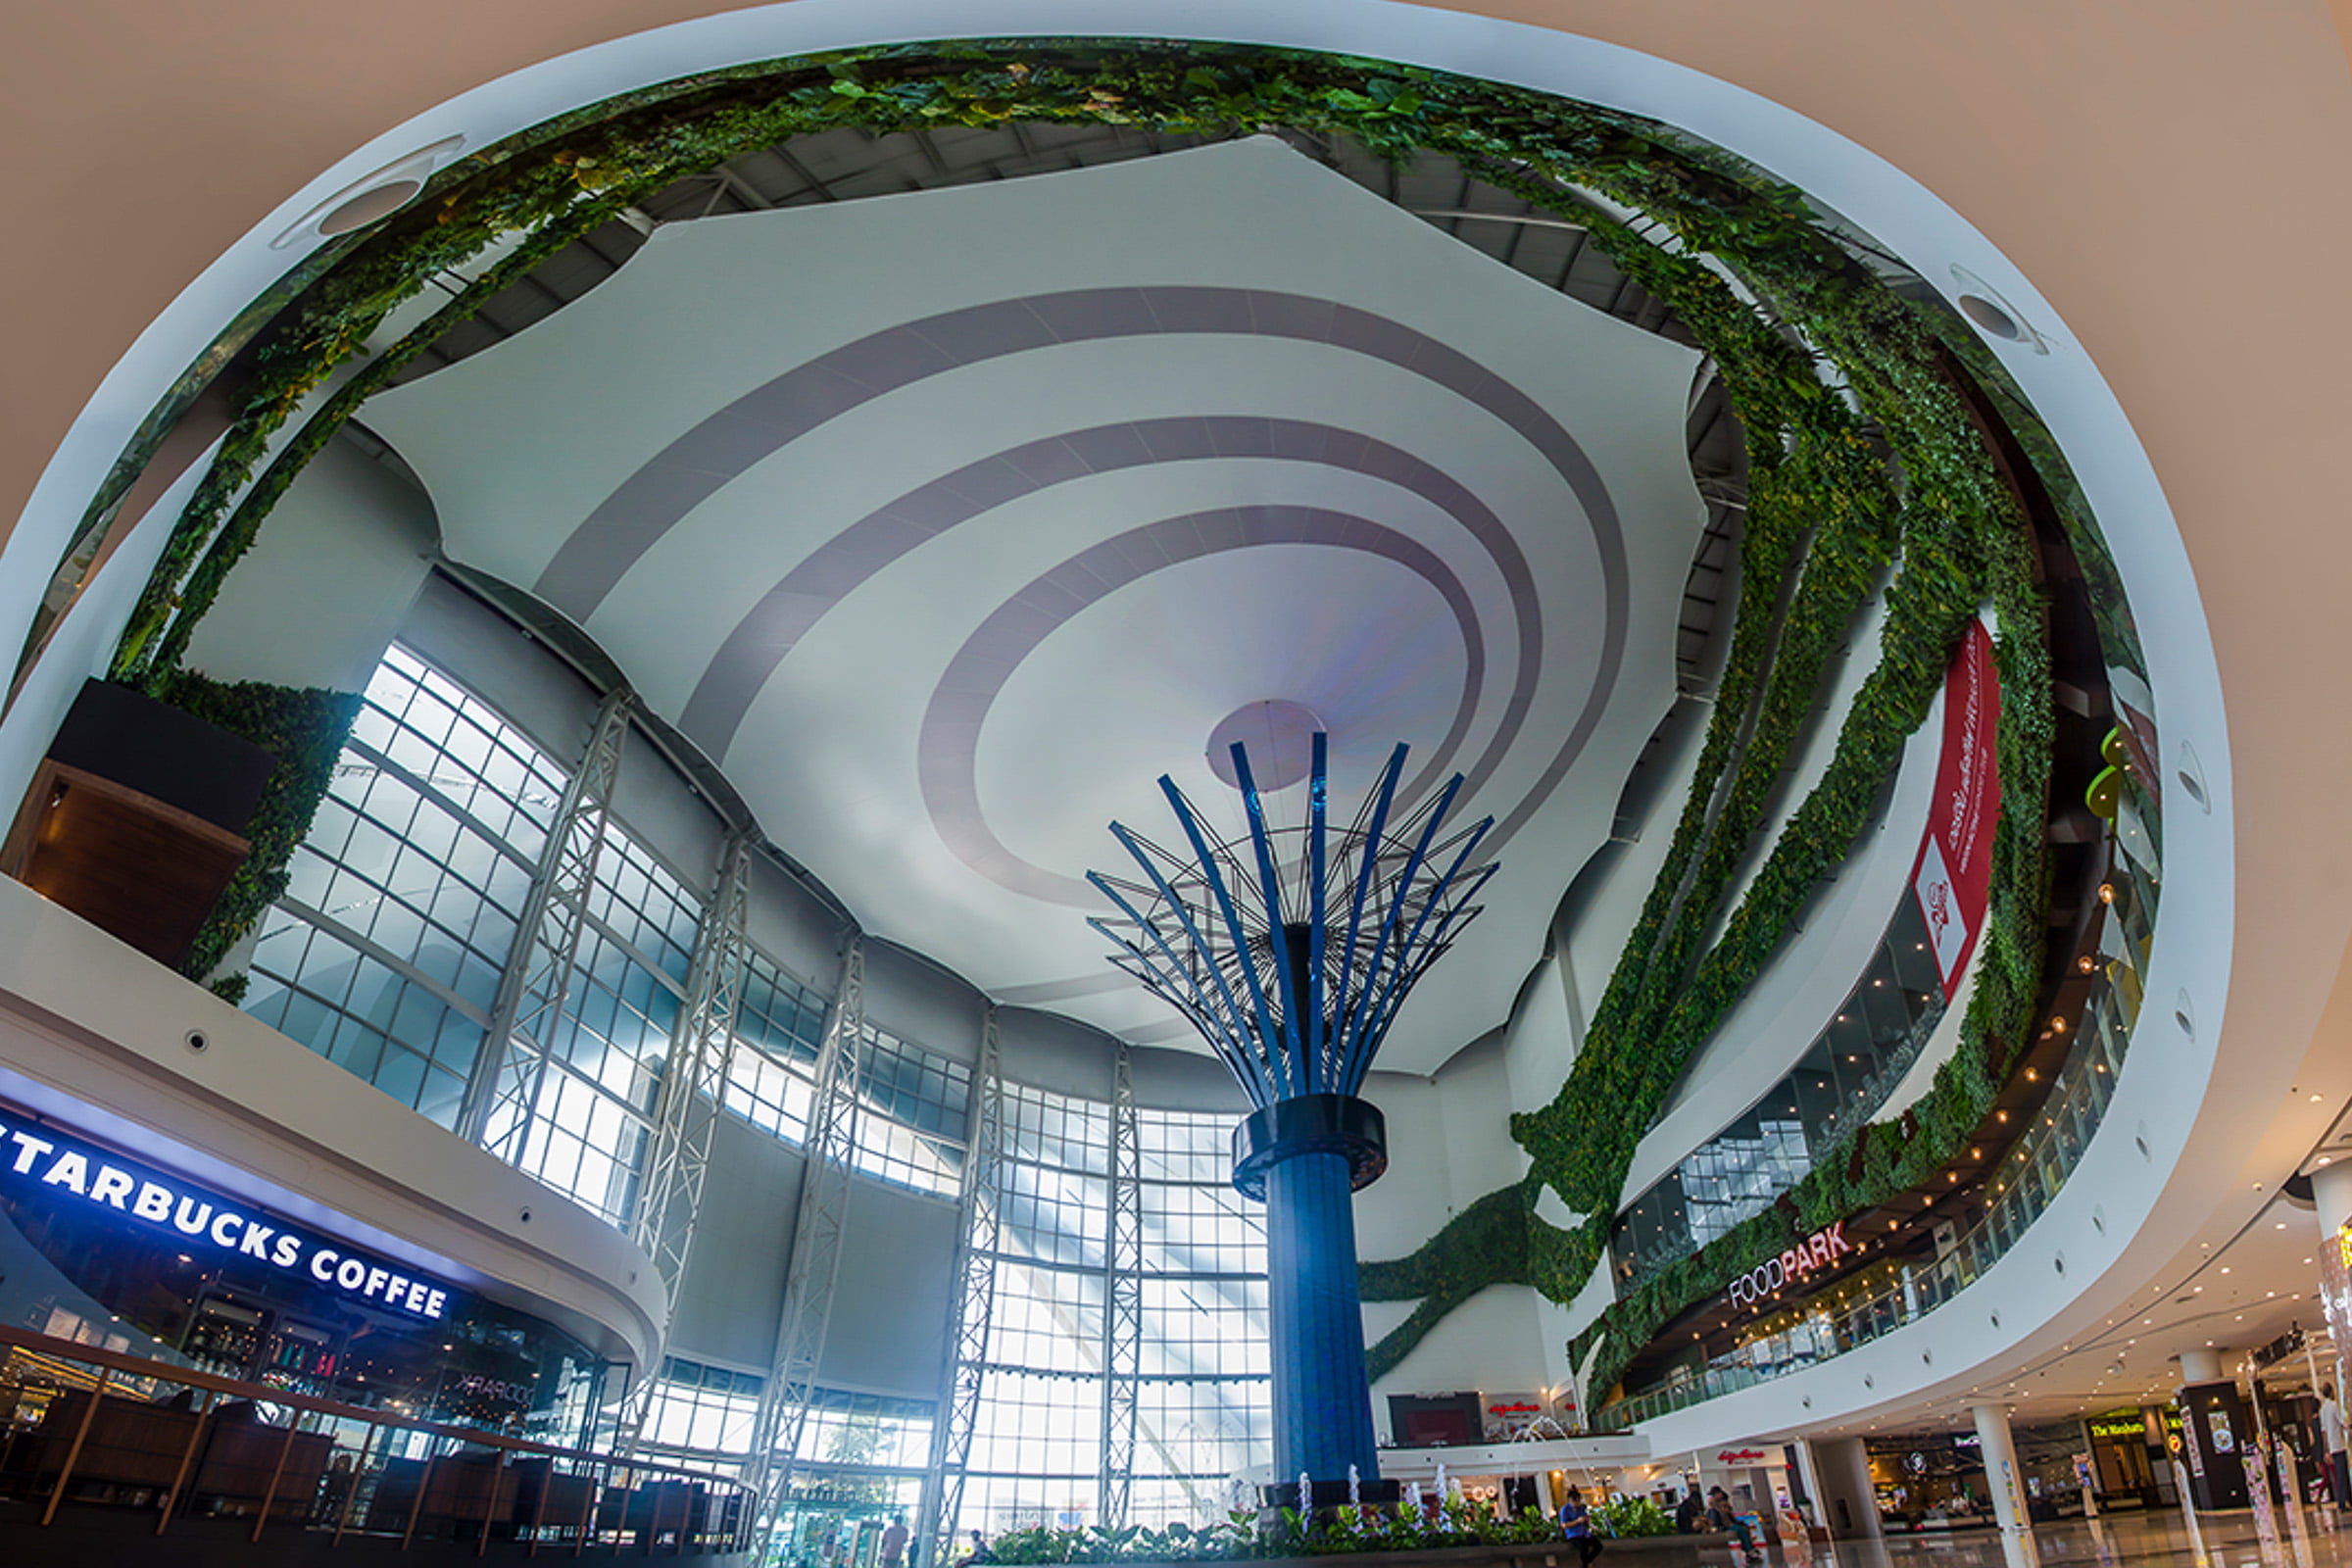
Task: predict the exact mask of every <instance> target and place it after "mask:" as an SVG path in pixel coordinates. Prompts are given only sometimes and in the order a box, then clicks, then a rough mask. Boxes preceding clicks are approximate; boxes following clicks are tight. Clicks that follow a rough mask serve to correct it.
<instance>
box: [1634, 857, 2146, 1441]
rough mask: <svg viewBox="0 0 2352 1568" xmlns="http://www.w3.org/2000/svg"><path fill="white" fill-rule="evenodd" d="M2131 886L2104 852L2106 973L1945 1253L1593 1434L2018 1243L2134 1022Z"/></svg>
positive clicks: (1781, 1360) (1770, 1337)
mask: <svg viewBox="0 0 2352 1568" xmlns="http://www.w3.org/2000/svg"><path fill="white" fill-rule="evenodd" d="M2151 880H2152V878H2151ZM2143 891H2145V890H2143V889H2142V888H2141V887H2140V885H2139V881H2138V877H2137V875H2136V873H2135V872H2134V869H2133V867H2132V866H2131V863H2130V862H2129V861H2127V860H2126V859H2125V858H2123V857H2121V856H2116V857H2114V858H2112V859H2111V860H2110V862H2109V864H2108V868H2107V881H2106V882H2105V883H2104V884H2103V885H2102V886H2101V889H2100V900H2101V903H2102V904H2104V905H2115V904H2116V901H2117V900H2119V899H2121V900H2123V904H2122V905H2119V906H2117V907H2114V908H2113V909H2112V910H2111V911H2110V917H2111V918H2114V919H2116V920H2117V921H2118V924H2117V926H2116V928H2115V931H2114V933H2113V936H2114V939H2115V946H2114V948H2113V950H2112V952H2113V954H2114V956H2113V958H2112V961H2111V962H2110V964H2109V966H2108V971H2107V972H2106V974H2105V975H2104V976H2103V977H2102V978H2101V979H2100V980H2099V981H2097V982H2096V983H2095V984H2094V985H2093V987H2092V989H2091V990H2090V992H2089V994H2088V995H2087V996H2085V997H2084V999H2083V1002H2082V1007H2081V1009H2080V1010H2079V1012H2078V1014H2077V1019H2076V1023H2075V1025H2074V1031H2075V1041H2074V1046H2073V1049H2072V1050H2071V1051H2070V1053H2069V1054H2068V1059H2067V1061H2066V1063H2065V1065H2064V1066H2063V1067H2062V1068H2061V1069H2060V1070H2059V1071H2058V1072H2056V1073H2053V1074H2052V1075H2051V1081H2050V1086H2049V1090H2048V1092H2047V1093H2046V1094H2045V1095H2044V1097H2043V1098H2042V1101H2041V1103H2040V1104H2039V1105H2038V1106H2036V1107H2035V1109H2034V1110H2033V1111H2032V1112H2030V1115H2031V1116H2033V1117H2035V1118H2038V1120H2039V1121H2040V1125H2039V1126H2038V1127H2034V1128H2033V1129H2032V1130H2031V1131H2029V1132H2028V1133H2027V1134H2026V1136H2024V1137H2023V1138H2021V1139H2019V1140H2018V1143H2017V1144H2016V1146H2015V1147H2014V1148H2013V1150H2012V1151H2011V1152H2008V1153H2007V1154H2004V1155H2003V1156H2002V1158H2001V1159H2000V1161H1999V1163H1998V1165H1997V1166H1996V1167H1995V1168H1994V1169H1993V1170H1991V1171H1989V1172H1987V1173H1986V1177H1985V1179H1986V1181H1987V1183H1988V1185H1989V1186H1990V1188H1991V1194H1990V1201H1989V1202H1988V1203H1987V1205H1986V1210H1985V1215H1984V1217H1983V1218H1981V1219H1980V1220H1978V1221H1977V1223H1976V1224H1975V1225H1973V1226H1971V1227H1970V1228H1969V1229H1968V1230H1967V1231H1965V1232H1963V1233H1961V1234H1960V1235H1959V1236H1958V1237H1957V1238H1956V1239H1955V1243H1954V1245H1953V1247H1952V1248H1951V1250H1949V1251H1947V1252H1945V1253H1943V1254H1942V1255H1940V1256H1938V1257H1937V1258H1936V1259H1935V1260H1934V1261H1933V1262H1929V1263H1924V1264H1920V1265H1917V1266H1915V1267H1910V1268H1906V1269H1904V1270H1903V1271H1902V1274H1901V1276H1900V1277H1899V1278H1898V1279H1897V1280H1896V1281H1895V1282H1894V1283H1893V1284H1891V1285H1890V1286H1888V1287H1887V1289H1885V1290H1882V1291H1879V1292H1878V1293H1877V1294H1875V1295H1873V1296H1870V1297H1868V1298H1865V1299H1863V1300H1861V1301H1859V1302H1857V1303H1856V1304H1854V1305H1852V1306H1836V1307H1834V1306H1832V1305H1831V1304H1830V1303H1829V1302H1828V1301H1827V1300H1823V1301H1821V1302H1820V1304H1818V1305H1814V1306H1812V1307H1811V1308H1810V1310H1802V1309H1795V1308H1792V1309H1791V1311H1792V1312H1794V1313H1795V1315H1796V1318H1797V1320H1796V1321H1792V1322H1791V1323H1790V1324H1789V1327H1788V1328H1786V1329H1783V1330H1780V1331H1777V1332H1774V1333H1770V1334H1764V1335H1760V1336H1758V1337H1757V1338H1756V1339H1754V1340H1751V1341H1745V1342H1742V1343H1741V1344H1740V1346H1738V1347H1737V1348H1734V1349H1733V1350H1731V1351H1729V1352H1727V1353H1725V1354H1722V1355H1718V1356H1715V1357H1713V1358H1712V1359H1710V1361H1709V1362H1708V1363H1707V1365H1706V1366H1705V1367H1704V1368H1703V1369H1701V1370H1700V1371H1699V1372H1698V1373H1697V1375H1696V1376H1685V1377H1683V1378H1681V1379H1678V1380H1677V1381H1674V1382H1670V1383H1668V1384H1666V1385H1665V1386H1664V1387H1661V1388H1656V1389H1648V1390H1644V1391H1642V1392H1641V1393H1638V1394H1631V1395H1627V1396H1626V1397H1623V1398H1620V1399H1618V1400H1616V1401H1615V1402H1613V1403H1611V1404H1609V1405H1607V1406H1606V1407H1604V1408H1602V1409H1600V1410H1598V1411H1596V1412H1594V1416H1593V1430H1594V1431H1595V1432H1622V1431H1624V1430H1626V1429H1627V1428H1629V1427H1632V1426H1634V1425H1637V1424H1638V1423H1640V1422H1642V1421H1643V1420H1647V1419H1649V1418H1651V1417H1655V1416H1661V1415H1666V1414H1668V1413H1670V1412H1672V1411H1676V1410H1683V1409H1688V1408H1690V1407H1691V1405H1694V1404H1700V1403H1704V1402H1705V1401H1706V1400H1708V1399H1712V1398H1717V1397H1722V1396H1724V1395H1728V1394H1734V1393H1737V1392H1739V1391H1740V1390H1741V1389H1748V1388H1753V1387H1755V1386H1756V1385H1757V1384H1759V1383H1763V1382H1767V1381H1769V1380H1771V1379H1773V1378H1779V1377H1786V1376H1789V1374H1790V1373H1794V1372H1801V1371H1804V1370H1805V1369H1807V1368H1808V1367H1811V1366H1816V1365H1818V1364H1820V1363H1821V1362H1823V1361H1825V1360H1829V1359H1831V1358H1833V1357H1836V1356H1838V1355H1841V1354H1844V1353H1846V1352H1847V1351H1850V1350H1853V1349H1855V1348H1859V1347H1861V1346H1863V1345H1866V1344H1868V1343H1870V1342H1871V1341H1873V1340H1876V1339H1879V1338H1881V1337H1882V1336H1884V1335H1887V1334H1891V1333H1893V1332H1894V1331H1895V1330H1896V1329H1899V1328H1904V1327H1907V1326H1909V1325H1910V1324H1912V1323H1915V1322H1918V1321H1919V1320H1920V1319H1921V1318H1923V1317H1925V1316H1926V1315H1927V1314H1929V1313H1930V1312H1933V1311H1934V1310H1936V1307H1938V1306H1941V1305H1943V1304H1944V1303H1945V1302H1947V1301H1949V1300H1951V1299H1954V1298H1955V1297H1957V1296H1958V1295H1959V1294H1960V1293H1961V1292H1962V1291H1963V1290H1965V1289H1967V1287H1968V1286H1970V1285H1971V1284H1974V1283H1975V1281H1976V1280H1977V1278H1978V1277H1979V1276H1980V1275H1982V1274H1983V1273H1984V1272H1985V1270H1986V1269H1988V1268H1990V1267H1991V1266H1992V1265H1993V1264H1994V1263H1995V1262H1997V1261H1998V1260H1999V1259H2000V1258H2002V1257H2003V1256H2005V1255H2006V1254H2007V1253H2008V1252H2009V1250H2011V1249H2012V1248H2014V1247H2016V1246H2018V1245H2019V1244H2020V1243H2022V1242H2023V1241H2024V1240H2025V1235H2026V1232H2027V1230H2028V1229H2029V1228H2030V1227H2031V1226H2032V1225H2033V1223H2034V1220H2036V1219H2038V1218H2039V1217H2040V1216H2041V1214H2042V1212H2043V1211H2044V1210H2045V1209H2047V1208H2048V1207H2049V1205H2050V1203H2051V1202H2053V1201H2055V1200H2056V1198H2057V1195H2058V1191H2059V1189H2061V1188H2062V1187H2064V1186H2065V1185H2066V1182H2067V1180H2068V1178H2069V1177H2071V1176H2072V1175H2073V1174H2074V1172H2075V1168H2076V1166H2078V1165H2079V1164H2080V1163H2081V1162H2082V1158H2083V1156H2084V1155H2086V1154H2087V1153H2088V1152H2089V1150H2090V1145H2091V1140H2092V1138H2093V1137H2094V1136H2095V1135H2096V1134H2097V1132H2098V1130H2099V1127H2100V1126H2101V1124H2102V1123H2103V1122H2104V1121H2105V1119H2106V1113H2107V1108H2108V1103H2109V1102H2110V1101H2111V1100H2112V1099H2113V1098H2114V1096H2115V1092H2116V1086H2117V1084H2118V1082H2119V1081H2120V1080H2121V1078H2122V1075H2123V1069H2124V1062H2125V1058H2126V1056H2127V1055H2128V1054H2129V1053H2130V1050H2131V1031H2132V1027H2133V1025H2134V1024H2135V1023H2136V1022H2137V1017H2138V1010H2139V1000H2138V986H2139V984H2140V971H2141V969H2142V967H2143V966H2144V963H2145V956H2146V954H2145V948H2146V944H2147V941H2148V935H2147V933H2146V932H2145V931H2144V930H2134V929H2133V928H2132V927H2131V924H2130V923H2129V922H2128V921H2127V920H2125V918H2124V912H2123V911H2124V907H2129V906H2130V905H2131V904H2133V903H2135V902H2136V901H2137V899H2138V897H2139V896H2140V895H2141V893H2142V892H2143ZM2058 1027H2061V1028H2063V1027H2065V1026H2064V1025H2063V1024H2061V1025H2059V1026H2058Z"/></svg>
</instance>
